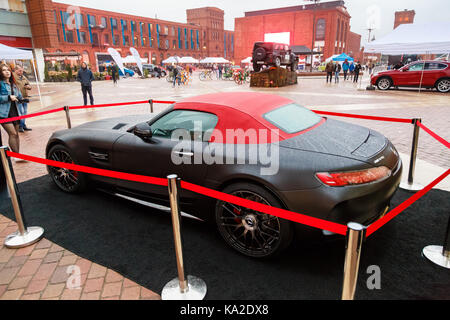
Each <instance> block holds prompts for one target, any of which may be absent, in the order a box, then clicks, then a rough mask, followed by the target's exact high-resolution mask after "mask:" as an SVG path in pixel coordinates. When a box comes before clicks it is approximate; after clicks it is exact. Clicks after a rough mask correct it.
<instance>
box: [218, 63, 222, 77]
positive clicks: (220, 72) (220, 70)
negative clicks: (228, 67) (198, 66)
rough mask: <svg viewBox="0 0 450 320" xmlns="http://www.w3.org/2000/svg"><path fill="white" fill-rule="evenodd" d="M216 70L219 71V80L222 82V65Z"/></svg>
mask: <svg viewBox="0 0 450 320" xmlns="http://www.w3.org/2000/svg"><path fill="white" fill-rule="evenodd" d="M217 68H218V70H219V80H222V73H223V65H221V64H219V66H218V67H217Z"/></svg>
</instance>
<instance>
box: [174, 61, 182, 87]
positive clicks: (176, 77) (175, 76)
mask: <svg viewBox="0 0 450 320" xmlns="http://www.w3.org/2000/svg"><path fill="white" fill-rule="evenodd" d="M177 80H178V86H180V71H179V70H178V67H177V66H175V67H174V68H173V87H174V88H175V84H176V83H177Z"/></svg>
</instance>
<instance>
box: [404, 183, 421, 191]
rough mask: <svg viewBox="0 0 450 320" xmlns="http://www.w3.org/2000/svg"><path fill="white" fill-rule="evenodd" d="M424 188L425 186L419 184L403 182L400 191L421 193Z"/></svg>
mask: <svg viewBox="0 0 450 320" xmlns="http://www.w3.org/2000/svg"><path fill="white" fill-rule="evenodd" d="M423 188H424V186H423V185H421V184H418V183H408V182H402V183H400V189H403V190H407V191H420V190H422V189H423Z"/></svg>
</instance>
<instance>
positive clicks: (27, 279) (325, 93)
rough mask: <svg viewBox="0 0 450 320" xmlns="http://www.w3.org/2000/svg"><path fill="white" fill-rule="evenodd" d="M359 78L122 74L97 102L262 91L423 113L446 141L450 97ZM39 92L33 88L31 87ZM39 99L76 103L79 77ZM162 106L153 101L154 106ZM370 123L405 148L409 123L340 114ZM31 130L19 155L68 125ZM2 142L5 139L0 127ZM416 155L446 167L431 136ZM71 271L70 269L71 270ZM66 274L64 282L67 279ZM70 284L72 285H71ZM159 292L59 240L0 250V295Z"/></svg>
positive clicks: (18, 170) (34, 122) (448, 156)
mask: <svg viewBox="0 0 450 320" xmlns="http://www.w3.org/2000/svg"><path fill="white" fill-rule="evenodd" d="M367 80H368V79H367V77H366V78H365V79H364V81H363V83H362V84H361V85H360V84H353V83H350V82H343V81H341V83H339V84H325V78H323V79H322V78H306V79H300V83H299V85H297V86H291V87H287V88H279V89H253V88H249V87H248V85H244V86H237V85H236V84H235V83H233V82H229V81H208V82H201V81H199V80H198V78H194V82H193V83H192V85H190V86H188V87H180V88H178V87H177V88H172V86H171V85H170V84H169V83H167V82H166V81H165V80H158V79H147V80H140V79H128V80H121V81H120V83H119V86H118V87H114V86H113V84H112V83H111V82H95V83H94V94H95V98H96V103H111V102H124V101H137V100H148V99H150V98H153V99H164V100H180V99H182V98H184V97H189V96H194V95H198V94H204V93H212V92H221V91H224V92H231V91H260V92H268V93H275V94H279V95H283V96H286V97H289V98H291V99H293V100H295V101H297V102H298V103H300V104H302V105H304V106H307V107H309V108H312V109H319V110H328V111H336V112H349V113H356V114H367V115H378V116H388V117H401V118H422V119H423V123H424V124H426V125H427V126H428V127H429V128H431V129H432V130H434V131H436V132H437V133H438V134H439V135H441V136H442V137H443V138H445V139H447V140H450V130H449V127H450V113H449V108H450V95H449V94H439V93H437V92H429V91H424V92H422V93H418V92H417V91H416V90H390V91H388V92H380V91H366V90H360V89H361V88H365V86H366V85H367ZM35 93H36V92H35ZM42 94H43V96H44V105H45V107H44V108H42V106H41V104H40V103H39V102H37V101H34V102H32V103H31V105H30V111H29V112H36V111H38V110H45V109H52V108H55V107H61V106H65V105H72V106H73V105H80V104H81V103H82V102H81V91H80V87H79V85H78V84H76V83H63V84H53V83H52V84H45V85H44V86H43V87H42ZM166 107H167V105H155V112H159V111H161V110H163V109H164V108H166ZM137 113H140V114H142V115H143V119H145V115H148V113H149V105H147V104H144V105H138V106H126V107H113V108H101V109H94V110H79V111H72V112H71V118H72V125H73V126H76V125H77V124H81V123H84V122H87V121H93V120H98V119H103V118H108V117H118V116H122V115H125V114H137ZM341 120H344V121H348V122H352V123H358V124H361V125H365V126H368V127H370V128H373V129H375V130H377V131H379V132H381V133H383V134H384V135H386V136H387V137H388V138H389V139H391V140H392V141H393V143H394V145H395V146H396V147H397V149H398V150H399V151H400V152H402V153H405V154H409V153H410V149H411V137H412V126H411V125H407V124H397V123H386V122H374V121H365V120H356V119H347V118H346V119H341ZM27 124H28V126H29V127H31V128H33V131H31V132H27V133H24V134H21V153H24V154H29V155H33V156H38V157H45V144H46V142H47V140H48V138H49V137H50V135H51V134H52V133H53V132H54V131H56V130H60V129H64V128H66V120H65V115H64V114H63V113H59V114H51V115H48V116H43V117H39V118H33V119H29V120H27ZM0 131H1V134H2V136H3V141H4V143H6V137H5V133H4V132H3V130H0ZM418 158H420V159H422V160H425V161H427V162H429V163H433V164H434V165H437V166H440V167H442V168H448V167H450V152H449V150H448V149H445V147H444V146H442V145H441V144H439V143H438V142H436V141H435V140H434V139H433V138H431V137H430V136H428V135H427V134H426V133H424V132H422V133H421V135H420V143H419V152H418ZM13 166H14V170H15V175H16V179H17V181H18V182H19V183H20V182H23V181H27V180H29V179H32V178H36V177H39V176H42V175H45V174H46V169H45V167H44V166H42V165H39V164H35V163H28V162H19V163H14V164H13ZM16 230H17V226H16V224H15V223H14V222H12V221H10V220H9V219H7V218H6V217H4V216H2V215H0V242H1V243H2V244H3V240H4V238H5V237H6V236H7V235H9V234H10V233H12V232H15V231H16ZM70 266H78V267H79V268H80V275H81V277H80V289H69V287H70V284H73V283H76V281H75V282H74V281H72V280H73V278H70V279H69V277H70V275H69V274H68V273H67V271H70V270H68V267H70ZM71 268H73V267H71ZM69 273H70V272H69ZM68 280H69V281H68ZM68 284H69V287H68ZM159 298H160V297H159V295H158V294H156V293H154V292H152V291H150V290H148V289H146V288H144V287H142V286H139V285H138V284H136V283H133V282H131V281H130V280H128V279H125V278H124V277H122V276H121V275H119V274H117V273H116V272H114V271H113V270H109V269H107V268H105V267H103V266H100V265H97V264H95V263H94V262H91V261H87V260H85V259H83V258H82V257H78V256H76V255H75V254H73V253H72V252H69V251H67V250H65V249H64V248H61V247H59V246H58V245H57V244H54V243H51V242H50V241H48V240H46V239H43V240H42V241H40V242H39V243H37V244H35V245H33V246H30V247H27V248H23V249H19V250H10V249H6V248H5V247H3V246H2V247H1V248H0V299H7V300H13V299H32V300H37V299H68V300H78V299H104V300H109V299H130V300H134V299H159Z"/></svg>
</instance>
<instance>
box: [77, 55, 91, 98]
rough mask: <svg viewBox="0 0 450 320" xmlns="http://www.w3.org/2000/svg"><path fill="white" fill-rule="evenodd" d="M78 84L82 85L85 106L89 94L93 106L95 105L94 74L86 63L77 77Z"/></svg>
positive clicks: (82, 65)
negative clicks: (93, 91) (93, 92)
mask: <svg viewBox="0 0 450 320" xmlns="http://www.w3.org/2000/svg"><path fill="white" fill-rule="evenodd" d="M77 80H78V82H80V83H81V91H82V92H83V101H84V105H85V106H87V95H88V93H89V99H90V101H91V105H93V104H94V96H93V94H92V81H94V74H93V73H92V71H91V70H89V69H88V66H87V64H86V62H83V63H82V64H81V69H80V70H79V71H78V75H77Z"/></svg>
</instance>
